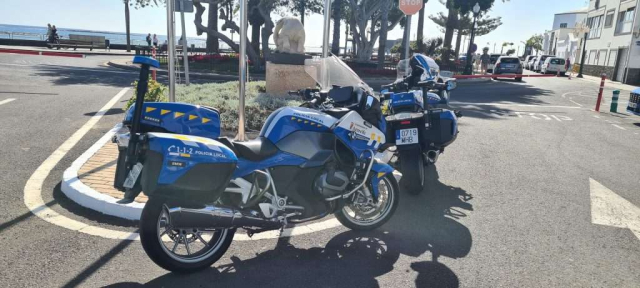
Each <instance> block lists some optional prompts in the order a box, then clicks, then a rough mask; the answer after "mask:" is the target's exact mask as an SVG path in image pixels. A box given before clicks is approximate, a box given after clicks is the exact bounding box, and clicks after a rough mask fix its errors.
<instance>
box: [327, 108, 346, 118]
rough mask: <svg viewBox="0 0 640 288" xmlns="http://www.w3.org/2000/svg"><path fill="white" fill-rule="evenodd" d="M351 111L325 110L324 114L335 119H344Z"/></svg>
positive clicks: (344, 109)
mask: <svg viewBox="0 0 640 288" xmlns="http://www.w3.org/2000/svg"><path fill="white" fill-rule="evenodd" d="M350 111H351V110H349V109H348V108H344V107H341V108H333V109H329V110H324V111H323V112H324V113H327V114H329V115H331V116H333V117H334V118H338V119H340V118H342V116H344V115H347V113H349V112H350Z"/></svg>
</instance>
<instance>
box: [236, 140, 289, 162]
mask: <svg viewBox="0 0 640 288" xmlns="http://www.w3.org/2000/svg"><path fill="white" fill-rule="evenodd" d="M233 146H234V147H235V148H236V149H235V150H236V151H238V156H240V157H242V158H245V159H247V160H250V161H254V162H257V161H262V160H264V159H267V158H269V157H271V156H273V155H275V154H276V153H278V148H277V147H276V145H274V144H273V143H271V141H269V139H266V138H264V137H259V138H257V139H254V140H251V141H247V142H233Z"/></svg>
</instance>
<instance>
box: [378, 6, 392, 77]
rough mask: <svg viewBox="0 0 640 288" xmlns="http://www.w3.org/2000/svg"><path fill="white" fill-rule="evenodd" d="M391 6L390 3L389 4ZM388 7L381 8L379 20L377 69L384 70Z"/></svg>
mask: <svg viewBox="0 0 640 288" xmlns="http://www.w3.org/2000/svg"><path fill="white" fill-rule="evenodd" d="M389 4H391V3H389ZM389 9H390V5H388V4H387V5H385V6H384V7H382V20H380V42H378V43H379V44H378V69H384V61H385V60H386V59H385V58H386V57H385V56H386V50H387V28H388V26H389Z"/></svg>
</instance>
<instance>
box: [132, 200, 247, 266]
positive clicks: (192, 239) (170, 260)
mask: <svg viewBox="0 0 640 288" xmlns="http://www.w3.org/2000/svg"><path fill="white" fill-rule="evenodd" d="M166 207H170V206H169V203H168V201H166V200H165V199H163V198H160V197H152V198H150V199H149V201H148V202H147V204H146V205H145V207H144V209H143V210H142V215H141V217H140V242H141V243H142V248H144V251H145V252H146V253H147V256H149V258H151V260H153V262H155V263H156V264H157V265H158V266H160V267H162V268H164V269H166V270H169V271H173V272H179V273H187V272H195V271H197V270H200V269H204V268H207V267H210V266H211V265H212V264H213V263H214V262H216V261H218V259H220V258H221V257H222V255H224V253H225V252H227V249H229V246H230V245H231V241H232V240H233V235H234V234H235V232H236V231H235V229H217V230H206V231H205V230H203V231H198V230H197V229H188V230H174V229H171V223H170V219H169V217H168V214H167V213H168V212H167V208H166ZM198 247H202V248H201V249H197V248H198ZM192 249H197V250H193V251H192ZM180 252H186V253H180Z"/></svg>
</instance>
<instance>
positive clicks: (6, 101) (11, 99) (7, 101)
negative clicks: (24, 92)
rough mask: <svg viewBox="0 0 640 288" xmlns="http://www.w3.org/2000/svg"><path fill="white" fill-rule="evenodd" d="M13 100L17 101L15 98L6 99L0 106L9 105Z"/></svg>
mask: <svg viewBox="0 0 640 288" xmlns="http://www.w3.org/2000/svg"><path fill="white" fill-rule="evenodd" d="M13 100H16V99H15V98H8V99H4V100H2V101H0V105H2V104H7V103H9V102H11V101H13Z"/></svg>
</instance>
